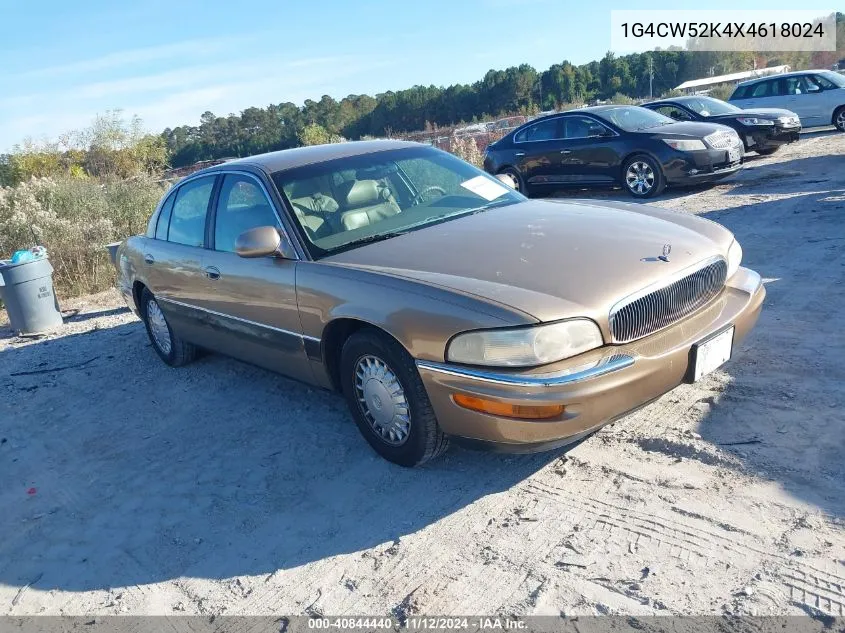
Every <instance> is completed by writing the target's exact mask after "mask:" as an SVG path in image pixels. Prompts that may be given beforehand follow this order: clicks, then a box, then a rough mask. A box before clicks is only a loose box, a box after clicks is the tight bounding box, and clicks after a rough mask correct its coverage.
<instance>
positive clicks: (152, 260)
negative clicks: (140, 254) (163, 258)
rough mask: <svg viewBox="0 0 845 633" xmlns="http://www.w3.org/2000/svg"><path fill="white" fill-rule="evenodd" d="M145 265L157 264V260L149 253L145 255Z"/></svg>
mask: <svg viewBox="0 0 845 633" xmlns="http://www.w3.org/2000/svg"><path fill="white" fill-rule="evenodd" d="M144 263H145V264H150V265H152V264H155V263H156V258H155V257H153V256H152V255H150V254H149V253H147V254H146V255H144Z"/></svg>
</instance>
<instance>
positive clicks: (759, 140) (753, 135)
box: [745, 125, 801, 151]
mask: <svg viewBox="0 0 845 633" xmlns="http://www.w3.org/2000/svg"><path fill="white" fill-rule="evenodd" d="M800 136H801V126H800V125H799V126H797V127H782V126H779V125H775V126H774V127H769V128H768V129H765V128H758V129H753V128H752V129H749V130H748V131H747V132H745V144H746V145H747V147H748V150H749V151H751V150H757V149H764V150H765V149H770V148H772V147H780V146H781V145H785V144H787V143H793V142H795V141H797V140H798V139H799V137H800Z"/></svg>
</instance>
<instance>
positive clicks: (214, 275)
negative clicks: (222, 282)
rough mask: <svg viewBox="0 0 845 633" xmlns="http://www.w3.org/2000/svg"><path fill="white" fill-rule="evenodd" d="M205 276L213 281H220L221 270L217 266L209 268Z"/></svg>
mask: <svg viewBox="0 0 845 633" xmlns="http://www.w3.org/2000/svg"><path fill="white" fill-rule="evenodd" d="M205 276H206V277H208V278H209V279H211V280H217V279H220V269H219V268H217V266H207V267H206V269H205Z"/></svg>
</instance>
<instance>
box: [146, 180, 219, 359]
mask: <svg viewBox="0 0 845 633" xmlns="http://www.w3.org/2000/svg"><path fill="white" fill-rule="evenodd" d="M216 185H217V176H216V175H211V176H202V177H198V178H194V179H192V180H189V181H187V182H185V183H184V184H182V185H180V186H179V187H178V188H177V189H176V191H174V192H173V193H172V194H171V195H170V196H169V197H168V199H167V200H166V201H165V204H164V206H163V207H162V211H161V213H160V214H159V219H158V224H157V225H156V236H155V239H148V240H146V241H145V248H144V261H143V264H142V265H143V266H144V269H145V273H146V274H145V278H146V279H147V283H148V285H149V288H150V291H151V292H152V293H153V294H154V295H155V296H156V299H157V300H158V303H159V305H160V306H161V309H162V310H163V311H164V313H165V316H166V317H167V320H168V323H170V326H171V327H172V328H173V329H174V330H175V331H176V332H177V333H178V334H179V335H180V336H182V337H183V338H185V339H187V340H189V341H192V342H195V343H199V344H203V342H204V341H203V339H204V338H205V334H206V332H205V330H204V327H203V321H202V314H201V312H200V311H199V310H197V306H198V305H199V303H200V302H201V301H202V297H203V296H205V294H206V292H207V291H208V286H207V283H206V282H207V279H206V277H205V274H204V271H203V260H204V257H205V224H206V218H207V214H208V211H209V208H210V206H211V200H212V198H213V193H214V190H215V187H216Z"/></svg>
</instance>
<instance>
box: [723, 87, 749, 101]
mask: <svg viewBox="0 0 845 633" xmlns="http://www.w3.org/2000/svg"><path fill="white" fill-rule="evenodd" d="M747 98H748V86H737V87H736V89H735V90H734V93H733V94H732V95H731V96H730V99H728V101H736V100H737V99H747Z"/></svg>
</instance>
